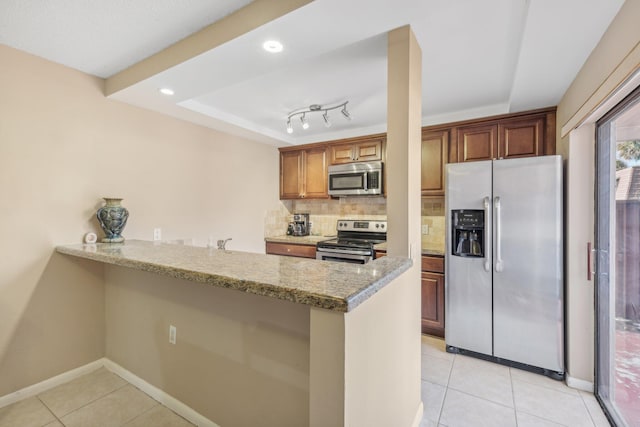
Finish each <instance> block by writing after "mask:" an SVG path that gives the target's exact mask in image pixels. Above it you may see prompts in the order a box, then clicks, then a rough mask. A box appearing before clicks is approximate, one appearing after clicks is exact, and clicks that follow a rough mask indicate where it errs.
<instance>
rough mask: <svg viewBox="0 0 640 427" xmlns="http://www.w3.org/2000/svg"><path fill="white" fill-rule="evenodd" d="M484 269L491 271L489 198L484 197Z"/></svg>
mask: <svg viewBox="0 0 640 427" xmlns="http://www.w3.org/2000/svg"><path fill="white" fill-rule="evenodd" d="M483 202H484V224H485V225H484V271H487V272H489V271H491V257H490V256H489V240H490V239H491V220H490V218H491V198H489V197H488V196H487V197H485V198H484V200H483Z"/></svg>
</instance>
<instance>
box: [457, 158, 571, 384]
mask: <svg viewBox="0 0 640 427" xmlns="http://www.w3.org/2000/svg"><path fill="white" fill-rule="evenodd" d="M445 206H446V215H447V217H446V230H447V239H446V256H445V265H446V274H445V295H446V309H445V340H446V344H447V349H448V351H451V352H463V353H469V354H471V355H475V356H479V357H486V358H489V359H492V360H494V361H497V362H501V363H504V364H508V365H512V366H520V367H523V368H526V369H530V370H533V371H538V372H540V373H543V374H546V375H548V376H551V377H554V378H562V377H563V376H564V302H563V297H564V291H563V243H562V235H563V234H562V233H563V231H562V160H561V158H560V156H542V157H529V158H518V159H508V160H493V161H480V162H469V163H455V164H449V165H447V168H446V192H445Z"/></svg>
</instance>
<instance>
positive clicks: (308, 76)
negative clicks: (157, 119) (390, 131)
mask: <svg viewBox="0 0 640 427" xmlns="http://www.w3.org/2000/svg"><path fill="white" fill-rule="evenodd" d="M623 2H624V0H483V1H478V0H315V1H312V2H311V3H309V4H308V5H306V6H303V7H301V8H299V9H297V10H295V11H293V12H291V13H289V14H287V15H284V16H282V17H280V18H278V19H276V20H274V21H271V22H270V23H268V24H266V25H264V26H262V27H259V28H257V29H255V30H253V31H250V32H249V33H246V34H244V35H242V36H240V37H237V38H236V39H234V40H231V41H229V42H227V43H224V44H222V45H220V46H219V47H217V48H215V49H213V50H211V51H209V52H206V53H204V54H202V55H199V56H197V57H195V58H193V59H191V60H188V61H186V62H184V63H182V64H180V65H177V66H175V67H173V68H170V69H168V70H166V71H164V72H161V73H159V74H157V75H155V76H152V77H150V78H148V79H146V80H143V81H141V82H139V83H136V84H134V85H132V86H129V87H128V88H125V89H123V90H121V91H119V92H117V93H115V94H113V95H111V96H110V97H111V98H113V99H116V100H120V101H123V102H127V103H131V104H134V105H138V106H141V107H144V108H149V109H152V110H156V111H160V112H163V113H165V114H170V115H173V116H176V117H179V118H182V119H185V120H190V121H193V122H196V123H200V124H203V125H205V126H209V127H212V128H215V129H220V130H224V131H226V132H231V133H233V134H237V135H241V136H245V137H249V138H252V139H255V140H258V141H261V142H265V143H271V144H275V145H286V144H301V143H307V142H315V141H321V140H330V139H337V138H342V137H350V136H356V135H363V134H368V133H375V132H384V131H385V130H386V86H387V85H386V66H387V65H386V49H387V48H386V33H387V32H388V31H390V30H392V29H394V28H397V27H400V26H403V25H407V24H410V25H411V27H412V29H413V31H414V33H415V35H416V38H417V40H418V43H419V44H420V46H421V48H422V70H423V77H422V84H423V93H422V97H423V103H422V108H423V111H422V114H423V125H427V124H435V123H443V122H448V121H454V120H463V119H468V118H475V117H482V116H487V115H493V114H502V113H508V112H517V111H524V110H529V109H535V108H542V107H547V106H552V105H556V104H557V103H558V102H559V100H560V99H561V97H562V95H563V94H564V92H565V90H566V89H567V87H568V86H569V84H570V83H571V81H572V80H573V78H574V77H575V75H576V73H577V72H578V71H579V69H580V67H581V66H582V64H583V63H584V61H585V60H586V58H587V57H588V55H589V53H590V52H591V50H592V49H593V48H594V47H595V45H596V44H597V42H598V41H599V39H600V37H601V36H602V34H603V33H604V31H605V30H606V28H607V26H608V25H609V23H610V22H611V20H612V19H613V17H614V16H615V14H616V13H617V12H618V10H619V8H620V6H621V5H622V3H623ZM248 3H250V1H249V0H224V1H222V0H217V1H215V2H212V1H210V0H136V1H130V0H58V1H55V2H42V1H37V0H2V1H0V43H3V44H6V45H9V46H12V47H15V48H18V49H21V50H24V51H27V52H30V53H33V54H35V55H38V56H41V57H44V58H47V59H49V60H51V61H54V62H58V63H61V64H64V65H67V66H69V67H72V68H76V69H78V70H81V71H84V72H87V73H90V74H94V75H97V76H100V77H103V78H107V77H109V76H112V75H114V74H116V73H117V72H119V71H121V70H123V69H125V68H127V67H128V66H131V65H133V64H135V63H136V62H138V61H140V60H142V59H144V58H146V57H148V56H150V55H152V54H154V53H156V52H158V51H160V50H162V49H164V48H165V47H168V46H170V45H171V44H173V43H175V42H176V41H178V40H180V39H182V38H184V37H186V36H187V35H189V34H192V33H194V32H196V31H197V30H199V29H201V28H203V27H204V26H206V25H208V24H210V23H213V22H216V21H217V20H220V19H222V18H223V17H225V16H227V15H228V14H230V13H232V12H233V11H235V10H237V9H240V8H242V7H243V6H246V5H247V4H248ZM267 39H277V40H279V41H281V42H282V43H283V44H284V51H283V52H281V53H279V54H269V53H267V52H265V51H263V50H262V48H261V46H262V43H263V42H264V41H265V40H267ZM165 86H168V87H171V88H172V89H174V90H175V92H176V94H175V95H174V96H173V97H171V98H167V97H164V96H162V95H160V94H159V93H158V91H157V89H158V88H159V87H165ZM344 101H349V104H348V109H349V111H350V112H351V114H352V116H353V120H351V121H346V120H344V119H343V118H342V117H341V115H340V114H339V112H338V111H334V112H333V113H332V114H331V118H332V123H333V125H332V127H331V128H325V127H324V126H323V125H322V119H321V116H320V114H315V115H312V116H311V117H309V119H310V120H309V121H310V125H311V126H310V128H309V129H307V130H306V131H303V130H302V129H301V127H300V126H299V123H294V125H293V127H294V133H293V134H291V135H289V134H287V133H286V127H285V123H286V118H287V115H288V114H289V113H290V112H292V111H294V110H298V109H300V108H304V107H307V106H309V105H311V104H321V105H332V104H336V103H340V102H344ZM314 116H315V117H314Z"/></svg>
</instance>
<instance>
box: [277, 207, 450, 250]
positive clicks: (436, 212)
mask: <svg viewBox="0 0 640 427" xmlns="http://www.w3.org/2000/svg"><path fill="white" fill-rule="evenodd" d="M421 207H422V220H421V225H427V226H428V234H423V235H422V246H423V248H428V249H438V250H444V238H445V230H444V198H428V199H427V198H425V199H422V203H421ZM297 212H300V213H309V220H310V221H311V224H312V225H311V234H312V235H317V236H333V235H335V234H336V222H337V221H338V219H340V218H348V219H372V220H386V219H387V199H385V198H384V197H343V198H340V199H330V200H282V201H280V202H279V203H278V204H277V206H274V208H273V209H271V210H269V211H268V212H267V213H266V216H265V237H275V236H281V235H283V234H285V233H286V232H287V224H288V223H289V221H291V220H292V219H293V214H294V213H297Z"/></svg>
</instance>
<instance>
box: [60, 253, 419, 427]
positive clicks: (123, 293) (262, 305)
mask: <svg viewBox="0 0 640 427" xmlns="http://www.w3.org/2000/svg"><path fill="white" fill-rule="evenodd" d="M56 250H57V252H59V253H62V254H66V255H72V256H74V257H77V258H79V259H76V261H74V264H78V267H79V268H82V263H86V262H87V261H86V260H91V261H97V262H101V263H104V264H105V267H104V276H105V305H106V307H105V313H106V325H105V327H106V346H105V347H106V357H107V358H108V359H110V360H111V361H113V362H115V363H116V364H119V365H120V366H122V367H124V368H125V369H127V370H129V371H131V372H132V373H134V374H135V375H136V376H138V377H140V378H141V379H142V380H144V381H146V382H148V383H149V384H151V385H153V386H155V387H157V388H159V389H161V390H163V391H164V392H166V393H167V394H169V395H171V396H173V397H174V398H176V399H177V400H179V401H181V402H183V403H184V404H186V405H187V406H189V407H191V408H192V409H193V410H195V411H196V412H198V413H199V414H201V415H202V416H204V417H206V418H208V419H209V420H211V421H213V422H214V423H215V424H219V425H310V426H342V425H368V426H375V425H380V426H382V425H406V426H410V425H417V424H416V422H415V421H416V420H419V419H420V416H421V413H422V410H421V403H420V402H419V401H416V402H414V401H411V399H410V398H407V397H406V396H407V395H409V396H411V395H416V393H409V394H407V393H406V392H405V390H407V388H411V387H414V386H415V387H419V386H420V384H419V381H416V380H415V379H416V378H417V379H419V378H420V339H419V330H418V328H417V325H418V320H417V319H418V318H419V310H420V307H419V300H420V298H419V289H418V288H417V287H416V286H411V283H410V281H409V280H408V279H407V277H406V276H407V275H406V274H404V272H405V271H406V270H407V269H409V267H410V266H411V261H410V260H408V259H404V258H395V257H384V258H381V259H379V260H376V261H374V262H371V263H368V264H366V265H353V264H343V263H332V262H323V261H316V260H308V259H299V258H292V257H283V256H276V255H262V254H254V253H246V252H236V251H223V250H214V249H209V248H201V247H193V246H184V245H175V244H166V243H164V244H163V243H154V242H145V241H135V240H134V241H127V242H126V243H123V244H97V245H69V246H59V247H57V248H56ZM238 291H240V292H238ZM398 307H402V309H398ZM169 325H173V326H175V327H176V329H177V339H176V344H175V345H174V344H169V342H168V337H169V334H168V330H169ZM414 383H415V384H414ZM418 395H419V394H418ZM247 407H251V410H250V411H248V410H246V408H247Z"/></svg>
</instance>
